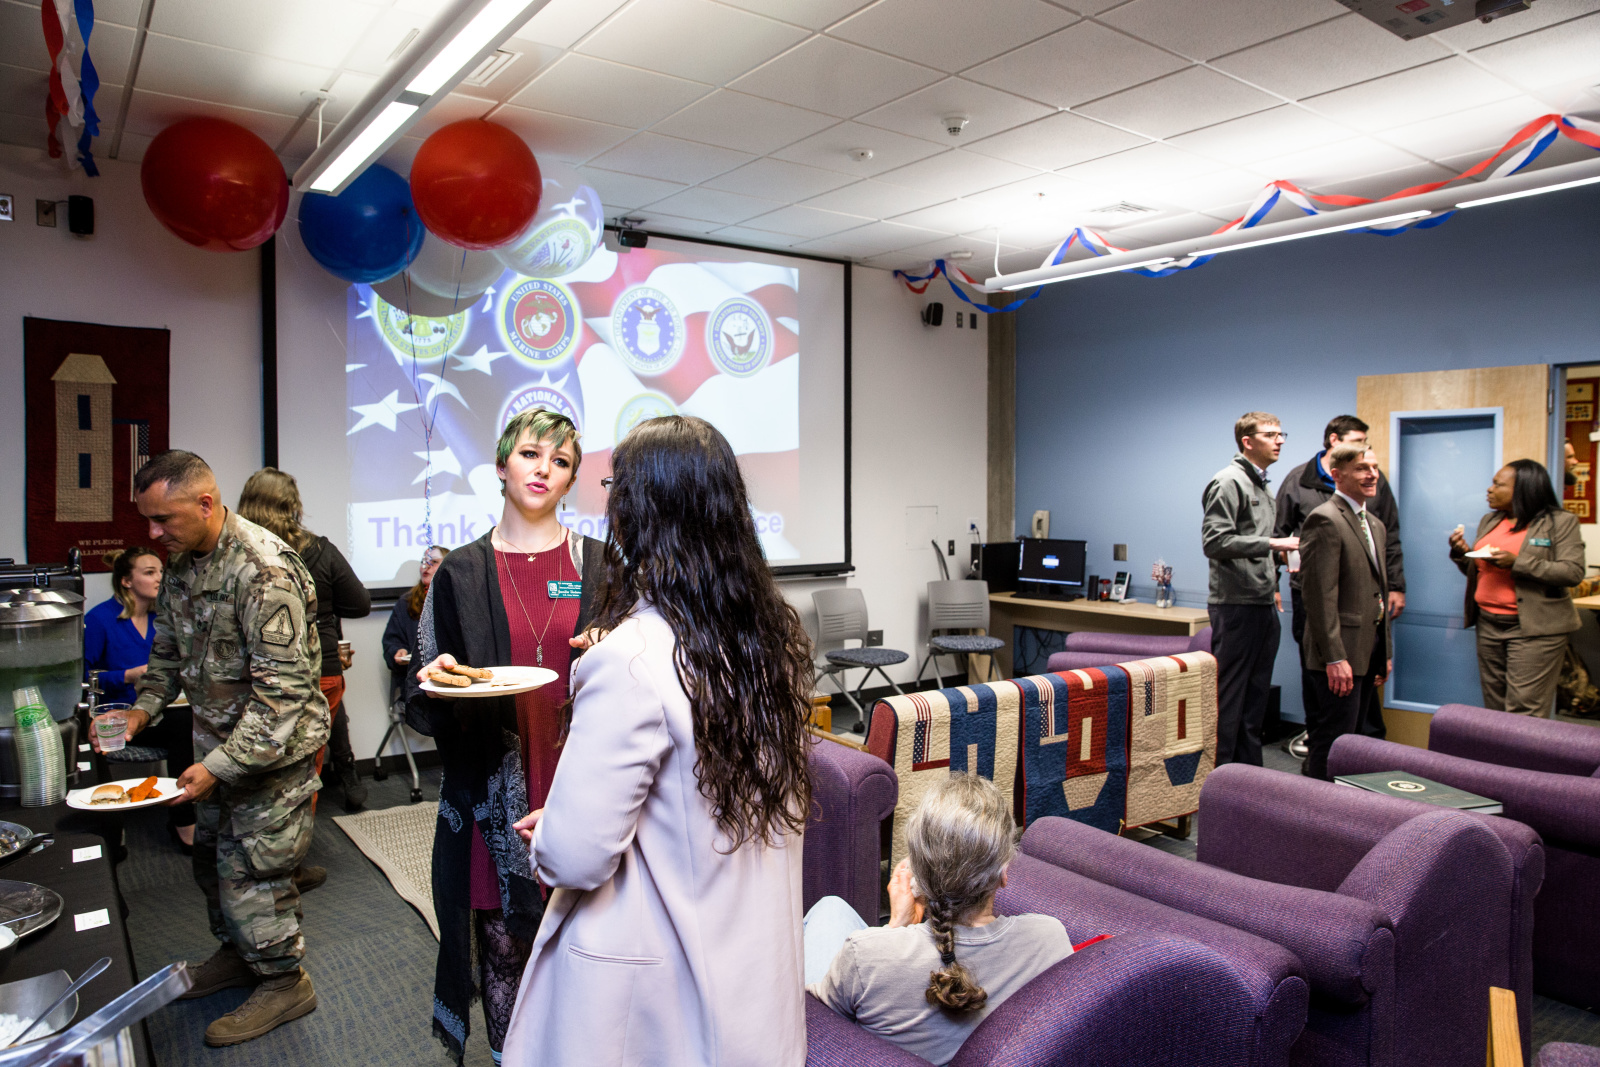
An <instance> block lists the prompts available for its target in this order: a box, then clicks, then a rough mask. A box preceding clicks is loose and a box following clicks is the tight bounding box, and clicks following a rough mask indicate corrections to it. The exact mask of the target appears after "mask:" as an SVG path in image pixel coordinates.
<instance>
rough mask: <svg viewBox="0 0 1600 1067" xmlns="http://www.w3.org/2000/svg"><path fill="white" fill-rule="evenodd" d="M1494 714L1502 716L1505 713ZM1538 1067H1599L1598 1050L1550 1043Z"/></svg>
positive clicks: (1539, 1060) (1542, 1053)
mask: <svg viewBox="0 0 1600 1067" xmlns="http://www.w3.org/2000/svg"><path fill="white" fill-rule="evenodd" d="M1495 714H1496V715H1504V714H1505V712H1503V711H1497V712H1495ZM1538 1067H1600V1048H1595V1047H1594V1046H1593V1045H1573V1044H1569V1043H1567V1042H1565V1041H1552V1042H1550V1043H1549V1044H1548V1045H1546V1046H1545V1047H1544V1048H1542V1049H1540V1050H1539V1059H1538Z"/></svg>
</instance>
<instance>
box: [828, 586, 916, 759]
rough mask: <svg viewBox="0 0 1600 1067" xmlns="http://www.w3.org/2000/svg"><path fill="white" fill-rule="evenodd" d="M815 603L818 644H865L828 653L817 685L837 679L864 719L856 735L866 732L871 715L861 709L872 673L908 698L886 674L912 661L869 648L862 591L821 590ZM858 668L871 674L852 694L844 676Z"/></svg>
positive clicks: (901, 654) (886, 650)
mask: <svg viewBox="0 0 1600 1067" xmlns="http://www.w3.org/2000/svg"><path fill="white" fill-rule="evenodd" d="M811 602H812V603H813V604H815V605H816V608H817V644H818V645H825V644H829V643H830V642H833V641H851V640H856V641H860V642H861V646H862V647H860V648H836V649H834V650H832V651H830V652H824V653H823V656H824V657H825V658H826V659H827V661H828V662H827V663H826V664H825V665H818V666H817V675H816V678H815V679H813V684H815V683H817V682H820V681H822V679H823V678H831V679H833V684H834V685H837V686H838V687H839V692H840V693H841V694H842V695H843V696H844V698H845V699H846V700H848V701H849V702H850V705H851V706H852V707H854V708H855V709H856V713H857V714H858V715H860V716H861V720H860V722H858V723H856V725H855V727H854V729H855V732H856V733H864V732H865V731H866V725H865V724H866V720H867V713H866V710H865V709H864V708H862V706H861V701H860V699H859V698H860V696H861V690H863V689H865V688H866V685H867V680H868V679H869V678H871V677H872V672H873V671H877V672H878V673H879V674H881V675H883V680H884V681H886V682H888V683H889V685H890V686H891V687H892V688H893V689H894V691H895V692H896V693H900V694H901V695H904V692H903V690H901V688H900V687H899V686H898V685H896V684H895V681H894V679H893V678H890V677H889V675H888V674H887V673H886V672H885V671H884V668H885V667H892V666H894V665H895V664H896V663H904V662H905V661H906V660H908V659H910V658H911V657H910V656H908V655H906V653H904V652H901V651H899V650H898V649H893V648H867V647H866V643H867V598H866V597H864V596H862V595H861V590H859V589H819V590H817V591H816V592H815V593H812V594H811ZM854 667H865V668H866V671H867V673H866V674H863V675H862V676H861V684H860V685H858V686H856V691H855V692H854V693H851V692H850V690H849V689H847V688H846V687H845V684H844V675H845V672H846V671H849V670H850V669H851V668H854Z"/></svg>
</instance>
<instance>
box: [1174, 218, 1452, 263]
mask: <svg viewBox="0 0 1600 1067" xmlns="http://www.w3.org/2000/svg"><path fill="white" fill-rule="evenodd" d="M1432 214H1433V212H1431V211H1428V210H1427V209H1421V210H1418V211H1407V212H1405V213H1404V214H1401V215H1385V216H1384V217H1383V218H1381V219H1362V220H1361V221H1360V222H1346V223H1344V224H1343V225H1340V226H1320V227H1318V228H1317V229H1315V230H1303V231H1301V232H1300V233H1281V234H1279V235H1278V236H1276V237H1263V238H1261V239H1260V240H1259V241H1243V242H1241V243H1239V244H1227V245H1217V246H1216V247H1215V248H1202V249H1200V250H1198V251H1195V252H1190V253H1189V254H1190V255H1191V256H1214V255H1216V254H1217V253H1219V252H1237V251H1238V250H1239V249H1241V248H1258V247H1260V246H1261V245H1275V244H1278V243H1280V242H1282V241H1298V240H1300V238H1302V237H1316V236H1318V235H1319V234H1324V233H1339V232H1340V231H1342V230H1359V229H1362V228H1363V227H1367V226H1382V225H1384V224H1385V223H1389V222H1405V221H1407V220H1409V219H1421V218H1426V217H1427V216H1429V215H1432ZM1233 232H1235V233H1240V232H1248V231H1239V230H1235V231H1233Z"/></svg>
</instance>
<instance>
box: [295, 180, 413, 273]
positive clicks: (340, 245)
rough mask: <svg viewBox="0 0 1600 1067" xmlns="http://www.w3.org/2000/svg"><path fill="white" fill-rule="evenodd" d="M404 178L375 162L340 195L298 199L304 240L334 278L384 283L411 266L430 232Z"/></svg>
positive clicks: (317, 259)
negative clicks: (412, 203) (424, 224)
mask: <svg viewBox="0 0 1600 1067" xmlns="http://www.w3.org/2000/svg"><path fill="white" fill-rule="evenodd" d="M426 232H427V231H426V230H425V229H424V227H423V225H422V220H421V219H419V218H418V217H417V210H416V208H414V207H413V206H412V205H411V186H410V183H408V182H407V181H406V180H405V179H404V178H402V177H400V175H398V174H396V173H395V172H394V171H392V170H390V169H389V168H388V167H385V166H383V165H381V164H378V163H374V164H372V166H370V167H368V168H367V169H366V170H365V171H363V172H362V173H361V175H360V176H359V177H357V178H356V180H355V181H353V182H351V183H350V184H349V186H348V187H346V188H345V191H344V192H342V193H340V194H339V195H338V196H328V195H327V194H326V193H307V194H306V195H305V196H304V197H303V198H302V199H301V201H300V239H301V240H302V241H304V242H305V246H306V251H307V252H310V253H311V257H312V258H313V259H315V260H316V261H317V262H318V263H320V264H322V266H323V267H325V268H326V269H327V270H328V272H329V273H330V274H333V275H335V276H336V277H339V278H343V279H344V280H345V281H347V282H365V283H367V284H369V285H370V284H371V283H373V282H381V281H383V280H384V279H385V278H392V277H394V276H395V275H396V274H399V273H400V272H401V271H403V270H405V269H406V267H408V266H410V265H411V261H412V260H413V259H416V258H417V253H418V252H420V251H422V239H423V236H424V235H425V234H426Z"/></svg>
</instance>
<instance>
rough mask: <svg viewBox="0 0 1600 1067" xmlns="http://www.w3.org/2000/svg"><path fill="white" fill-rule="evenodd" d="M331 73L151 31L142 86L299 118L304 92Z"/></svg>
mask: <svg viewBox="0 0 1600 1067" xmlns="http://www.w3.org/2000/svg"><path fill="white" fill-rule="evenodd" d="M332 74H333V71H332V70H329V69H327V68H323V67H312V66H307V65H306V64H304V63H292V62H290V61H289V60H286V59H276V58H273V57H271V56H264V55H257V54H252V53H249V52H236V51H234V50H232V49H228V48H216V47H213V46H211V45H205V44H198V43H196V42H194V41H180V40H178V39H177V38H175V37H161V36H158V35H156V34H151V35H150V36H149V37H147V38H146V39H145V47H144V59H143V60H142V62H141V63H140V65H139V82H138V87H139V88H140V89H148V90H150V91H151V92H154V93H162V94H165V95H168V96H183V97H188V98H190V99H192V100H207V101H210V102H212V103H216V104H220V105H224V106H229V107H240V108H249V109H251V110H258V111H272V112H276V113H278V114H280V115H294V116H296V117H298V116H299V115H300V113H301V112H302V111H304V110H305V108H306V101H305V100H304V99H303V98H302V97H301V96H300V93H301V91H303V90H308V89H316V88H319V87H320V86H322V85H324V84H326V83H327V81H328V80H329V78H330V77H331V76H332ZM268 140H269V141H271V142H272V143H274V144H275V143H277V142H276V140H275V139H274V138H268Z"/></svg>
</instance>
